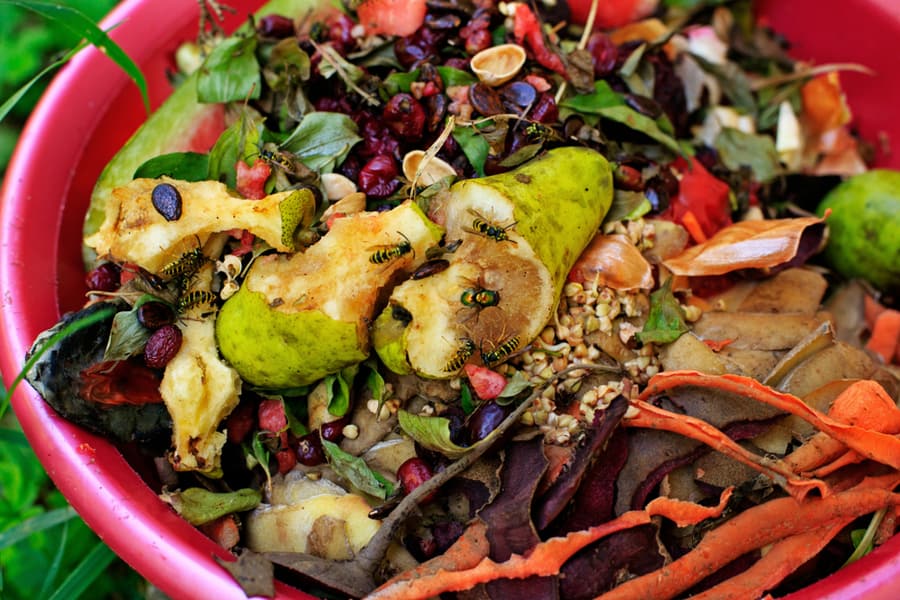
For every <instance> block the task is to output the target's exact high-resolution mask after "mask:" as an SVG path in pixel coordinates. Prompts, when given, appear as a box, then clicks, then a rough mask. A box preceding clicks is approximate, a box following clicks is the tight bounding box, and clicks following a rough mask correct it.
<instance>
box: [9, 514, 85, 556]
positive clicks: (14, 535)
mask: <svg viewBox="0 0 900 600" xmlns="http://www.w3.org/2000/svg"><path fill="white" fill-rule="evenodd" d="M77 516H78V513H76V512H75V509H74V508H72V507H71V506H67V507H65V508H57V509H54V510H50V511H47V512H45V513H41V514H39V515H35V516H33V517H31V518H30V519H26V520H25V521H22V522H21V523H19V524H17V525H14V526H12V527H10V528H9V529H7V530H6V531H3V532H0V550H3V549H5V548H8V547H10V546H12V545H13V544H15V543H16V542H19V541H21V540H24V539H25V538H27V537H28V536H30V535H32V534H34V533H37V532H39V531H43V530H45V529H50V528H51V527H55V526H56V525H59V524H60V523H65V522H66V521H69V520H71V519H74V518H76V517H77Z"/></svg>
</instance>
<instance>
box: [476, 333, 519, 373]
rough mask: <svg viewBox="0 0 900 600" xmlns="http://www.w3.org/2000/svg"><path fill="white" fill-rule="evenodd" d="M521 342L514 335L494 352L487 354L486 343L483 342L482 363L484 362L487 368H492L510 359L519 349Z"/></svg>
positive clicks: (490, 351) (495, 348)
mask: <svg viewBox="0 0 900 600" xmlns="http://www.w3.org/2000/svg"><path fill="white" fill-rule="evenodd" d="M520 342H521V340H519V336H517V335H514V336H512V337H508V338H506V339H505V340H504V341H503V342H502V343H501V344H499V345H497V346H494V349H493V350H489V351H487V352H485V351H484V342H482V347H481V350H480V353H481V362H483V363H484V365H485V366H486V367H490V366H493V365H495V364H497V363H499V362H502V361H504V360H506V359H507V358H509V356H510V354H512V353H513V352H515V351H516V350H517V349H518V347H519V343H520Z"/></svg>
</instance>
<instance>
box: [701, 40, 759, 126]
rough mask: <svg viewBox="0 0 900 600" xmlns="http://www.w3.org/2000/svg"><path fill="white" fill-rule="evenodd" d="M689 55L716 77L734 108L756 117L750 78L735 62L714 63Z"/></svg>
mask: <svg viewBox="0 0 900 600" xmlns="http://www.w3.org/2000/svg"><path fill="white" fill-rule="evenodd" d="M691 57H692V58H693V59H694V60H696V61H697V64H699V65H700V67H701V68H702V69H703V70H704V71H706V72H707V73H709V74H710V75H712V76H713V77H715V78H716V81H718V82H719V85H720V86H722V93H724V94H725V95H726V96H727V97H728V99H729V100H731V102H732V104H734V106H735V108H737V109H738V110H740V111H741V112H744V113H746V114H748V115H751V116H752V117H754V118H755V117H756V100H755V99H754V97H753V92H752V90H751V88H750V80H749V79H748V78H747V74H746V73H744V71H743V70H742V69H741V68H740V67H739V66H738V65H737V64H735V63H733V62H726V63H724V64H721V65H720V64H714V63H711V62H709V61H708V60H706V59H705V58H703V57H702V56H698V55H696V54H691Z"/></svg>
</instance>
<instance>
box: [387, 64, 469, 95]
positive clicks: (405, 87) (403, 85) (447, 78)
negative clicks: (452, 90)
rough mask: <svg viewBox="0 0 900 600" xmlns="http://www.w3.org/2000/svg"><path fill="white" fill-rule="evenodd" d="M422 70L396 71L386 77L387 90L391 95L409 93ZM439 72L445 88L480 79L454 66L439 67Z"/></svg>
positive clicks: (467, 83)
mask: <svg viewBox="0 0 900 600" xmlns="http://www.w3.org/2000/svg"><path fill="white" fill-rule="evenodd" d="M421 72H422V70H421V69H413V70H412V71H405V72H400V71H395V72H394V73H391V74H390V75H388V76H387V77H385V78H384V86H385V90H387V92H388V94H389V95H391V96H393V95H394V94H397V93H399V92H407V93H408V92H409V91H410V89H411V88H412V84H413V83H414V82H415V81H418V79H419V75H420V74H421ZM437 72H438V75H440V77H441V82H442V83H443V84H444V88H448V87H451V86H459V85H472V84H473V83H475V82H476V81H478V80H477V79H476V78H475V76H474V75H472V74H471V73H469V72H468V71H463V70H461V69H455V68H453V67H444V66H441V67H437Z"/></svg>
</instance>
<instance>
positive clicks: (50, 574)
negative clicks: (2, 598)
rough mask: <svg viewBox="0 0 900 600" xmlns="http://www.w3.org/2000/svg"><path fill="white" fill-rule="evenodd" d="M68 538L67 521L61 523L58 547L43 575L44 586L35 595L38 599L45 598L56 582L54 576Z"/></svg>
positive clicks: (57, 570)
mask: <svg viewBox="0 0 900 600" xmlns="http://www.w3.org/2000/svg"><path fill="white" fill-rule="evenodd" d="M68 537H69V523H68V521H67V522H65V523H63V527H62V534H61V535H60V540H59V547H58V548H57V550H56V553H55V554H54V555H53V561H52V562H51V563H50V568H49V569H48V570H47V572H46V573H44V585H42V586H41V591H40V592H39V593H38V595H37V597H38V598H46V597H47V596H48V595H49V594H50V587H51V586H52V585H53V582H54V581H56V575H57V574H58V573H59V565H60V564H62V559H63V556H65V551H66V541H68Z"/></svg>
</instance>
